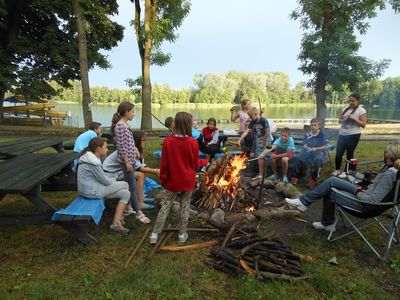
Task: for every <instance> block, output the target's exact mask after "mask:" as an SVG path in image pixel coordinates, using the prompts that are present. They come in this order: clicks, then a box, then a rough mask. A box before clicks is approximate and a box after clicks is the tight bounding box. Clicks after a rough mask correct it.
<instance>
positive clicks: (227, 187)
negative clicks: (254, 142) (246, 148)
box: [209, 156, 247, 198]
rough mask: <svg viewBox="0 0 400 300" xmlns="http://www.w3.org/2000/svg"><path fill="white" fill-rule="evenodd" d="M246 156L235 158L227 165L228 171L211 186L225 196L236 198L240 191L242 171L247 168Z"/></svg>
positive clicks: (212, 182)
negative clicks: (239, 184)
mask: <svg viewBox="0 0 400 300" xmlns="http://www.w3.org/2000/svg"><path fill="white" fill-rule="evenodd" d="M246 160H247V157H246V156H234V157H233V158H232V159H231V160H230V161H229V162H228V164H227V168H226V171H225V172H224V174H223V175H222V176H221V177H216V178H215V179H214V180H212V181H211V182H210V184H209V186H213V187H215V188H216V189H217V190H218V191H219V192H221V193H222V194H224V195H227V196H230V197H232V198H234V197H235V195H236V194H237V191H238V183H239V181H240V175H239V172H240V170H243V169H245V168H246Z"/></svg>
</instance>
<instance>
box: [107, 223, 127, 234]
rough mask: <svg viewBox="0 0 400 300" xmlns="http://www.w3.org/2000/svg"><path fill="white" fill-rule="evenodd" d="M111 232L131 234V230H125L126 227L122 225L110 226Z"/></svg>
mask: <svg viewBox="0 0 400 300" xmlns="http://www.w3.org/2000/svg"><path fill="white" fill-rule="evenodd" d="M110 230H112V231H115V232H119V233H122V234H128V233H129V229H128V228H125V227H124V226H122V224H121V223H117V224H111V225H110Z"/></svg>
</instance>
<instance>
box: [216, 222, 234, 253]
mask: <svg viewBox="0 0 400 300" xmlns="http://www.w3.org/2000/svg"><path fill="white" fill-rule="evenodd" d="M236 226H237V223H234V224H233V225H232V227H231V229H229V231H228V233H227V234H226V235H225V238H224V241H223V242H222V245H221V248H220V249H221V250H222V249H224V248H225V246H226V244H227V243H228V241H229V240H230V238H231V237H232V235H233V233H234V232H235V230H236Z"/></svg>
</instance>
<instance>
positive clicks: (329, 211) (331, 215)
mask: <svg viewBox="0 0 400 300" xmlns="http://www.w3.org/2000/svg"><path fill="white" fill-rule="evenodd" d="M331 188H337V189H338V190H341V191H345V192H348V193H350V194H355V192H356V186H354V185H353V184H351V183H350V182H348V181H345V180H343V179H340V178H337V177H330V178H329V179H327V180H325V181H324V182H323V183H322V184H320V185H319V186H318V187H317V188H316V189H314V190H313V191H312V192H311V193H309V194H305V195H303V196H301V197H300V201H301V203H303V204H304V205H305V206H309V205H310V204H311V203H313V202H314V201H315V200H317V199H320V198H323V201H324V205H323V208H322V221H321V223H322V224H323V225H325V226H327V225H331V224H333V223H334V222H335V202H334V200H333V197H332V196H333V195H332V194H333V192H332V191H331ZM335 201H336V203H338V204H340V205H346V206H349V207H352V208H356V209H362V205H361V204H360V203H359V202H356V201H351V200H349V199H346V198H342V197H336V198H335Z"/></svg>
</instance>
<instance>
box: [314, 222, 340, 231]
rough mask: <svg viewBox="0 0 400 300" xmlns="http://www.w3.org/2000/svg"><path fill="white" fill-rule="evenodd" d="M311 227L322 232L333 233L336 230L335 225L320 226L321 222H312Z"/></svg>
mask: <svg viewBox="0 0 400 300" xmlns="http://www.w3.org/2000/svg"><path fill="white" fill-rule="evenodd" d="M312 226H313V227H314V228H315V229H318V230H322V229H324V230H326V231H329V232H334V231H335V230H336V227H335V224H331V225H326V226H325V225H322V223H321V222H313V223H312Z"/></svg>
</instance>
